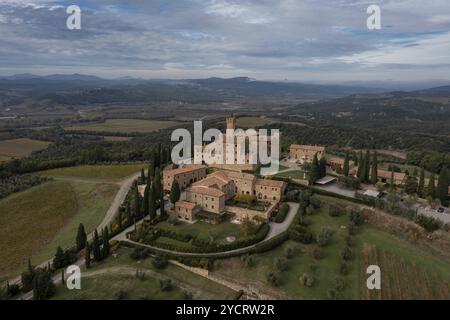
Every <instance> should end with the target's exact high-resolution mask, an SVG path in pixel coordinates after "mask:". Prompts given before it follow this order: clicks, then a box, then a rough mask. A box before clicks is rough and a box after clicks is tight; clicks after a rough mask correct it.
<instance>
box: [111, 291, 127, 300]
mask: <svg viewBox="0 0 450 320" xmlns="http://www.w3.org/2000/svg"><path fill="white" fill-rule="evenodd" d="M127 297H128V293H127V292H126V291H125V290H123V289H120V290H119V291H117V292H115V293H114V296H113V299H114V300H126V299H127Z"/></svg>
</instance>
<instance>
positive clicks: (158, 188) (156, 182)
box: [153, 167, 162, 199]
mask: <svg viewBox="0 0 450 320" xmlns="http://www.w3.org/2000/svg"><path fill="white" fill-rule="evenodd" d="M153 182H154V184H153V186H154V192H155V195H156V199H158V198H159V197H160V194H161V193H162V183H161V172H160V169H159V167H156V169H155V179H154V181H153Z"/></svg>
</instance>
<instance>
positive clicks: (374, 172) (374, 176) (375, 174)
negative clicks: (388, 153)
mask: <svg viewBox="0 0 450 320" xmlns="http://www.w3.org/2000/svg"><path fill="white" fill-rule="evenodd" d="M370 177H371V182H372V184H376V183H377V181H378V157H377V152H376V151H375V153H374V155H373V161H372V170H371V173H370Z"/></svg>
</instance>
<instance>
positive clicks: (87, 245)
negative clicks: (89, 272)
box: [84, 242, 91, 269]
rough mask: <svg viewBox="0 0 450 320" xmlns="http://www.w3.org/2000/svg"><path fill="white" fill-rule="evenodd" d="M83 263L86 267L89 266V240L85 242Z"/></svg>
mask: <svg viewBox="0 0 450 320" xmlns="http://www.w3.org/2000/svg"><path fill="white" fill-rule="evenodd" d="M84 263H85V266H86V269H89V268H90V267H91V246H90V244H89V242H88V243H86V250H85V251H84Z"/></svg>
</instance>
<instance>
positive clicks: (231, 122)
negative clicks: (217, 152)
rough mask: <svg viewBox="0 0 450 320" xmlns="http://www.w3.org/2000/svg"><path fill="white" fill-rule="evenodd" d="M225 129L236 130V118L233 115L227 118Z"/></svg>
mask: <svg viewBox="0 0 450 320" xmlns="http://www.w3.org/2000/svg"><path fill="white" fill-rule="evenodd" d="M227 129H233V130H234V129H236V117H235V116H234V114H231V115H230V116H229V117H227Z"/></svg>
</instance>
